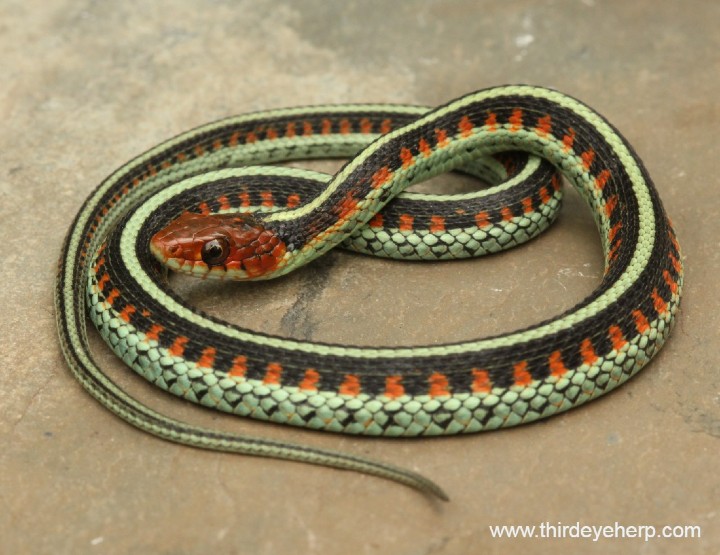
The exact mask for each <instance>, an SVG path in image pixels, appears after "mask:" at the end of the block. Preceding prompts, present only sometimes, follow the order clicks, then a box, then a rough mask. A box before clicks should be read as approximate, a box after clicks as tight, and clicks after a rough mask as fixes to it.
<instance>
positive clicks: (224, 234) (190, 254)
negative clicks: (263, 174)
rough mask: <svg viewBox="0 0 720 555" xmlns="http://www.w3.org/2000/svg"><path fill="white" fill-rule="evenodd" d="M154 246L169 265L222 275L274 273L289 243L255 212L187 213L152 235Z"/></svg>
mask: <svg viewBox="0 0 720 555" xmlns="http://www.w3.org/2000/svg"><path fill="white" fill-rule="evenodd" d="M150 251H151V252H152V254H153V255H154V256H155V258H157V259H158V260H159V261H160V263H161V264H163V265H164V266H166V267H168V268H170V269H172V270H175V271H178V272H182V273H186V274H192V275H195V276H200V277H210V278H217V279H234V280H248V279H257V278H260V277H271V276H270V274H272V273H273V272H274V271H275V270H276V269H277V268H278V266H279V265H280V263H281V262H282V260H283V256H284V255H285V252H286V248H285V243H284V242H283V241H282V240H281V239H280V238H279V237H278V236H277V235H276V234H275V233H274V232H273V231H271V230H268V229H266V228H265V227H264V226H263V225H262V223H261V222H260V221H259V220H258V219H256V218H255V217H253V216H252V215H250V214H210V215H204V214H193V213H190V212H185V213H184V214H182V215H181V216H180V217H178V218H177V219H175V220H173V221H172V222H170V224H168V225H167V226H166V227H165V228H163V229H162V230H160V231H158V232H157V233H156V234H155V235H153V237H152V239H151V240H150Z"/></svg>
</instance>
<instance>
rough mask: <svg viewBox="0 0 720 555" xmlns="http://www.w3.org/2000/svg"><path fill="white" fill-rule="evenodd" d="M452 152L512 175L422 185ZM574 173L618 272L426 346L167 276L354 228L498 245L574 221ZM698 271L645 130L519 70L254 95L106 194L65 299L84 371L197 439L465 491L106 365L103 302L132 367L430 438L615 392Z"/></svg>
mask: <svg viewBox="0 0 720 555" xmlns="http://www.w3.org/2000/svg"><path fill="white" fill-rule="evenodd" d="M510 153H517V154H510ZM338 156H340V157H348V158H349V160H348V161H347V162H346V163H345V165H343V166H342V168H341V169H340V170H339V171H338V172H337V173H335V174H334V175H332V176H329V175H325V174H320V173H318V172H310V171H308V170H301V169H297V168H290V167H284V166H278V165H269V164H274V163H275V162H280V161H287V160H295V159H309V158H328V157H338ZM452 170H460V171H466V172H467V173H470V174H471V175H477V176H480V177H484V178H487V179H489V180H490V181H493V182H494V186H493V187H491V188H489V189H485V190H482V191H480V192H479V193H478V192H476V193H472V194H468V193H466V194H460V195H450V198H449V199H446V200H441V199H440V197H438V196H437V195H423V194H420V193H415V192H409V191H404V190H405V189H406V188H407V187H409V186H411V185H413V184H415V183H419V182H421V181H423V180H426V179H428V178H430V177H433V176H436V175H438V174H441V173H444V172H448V171H452ZM556 172H559V174H560V175H562V177H563V179H564V180H565V181H567V182H569V183H570V184H571V185H572V186H573V187H574V189H575V190H576V191H577V192H578V193H579V194H580V196H581V197H582V199H584V201H585V202H586V204H587V206H588V207H589V208H590V212H591V213H592V215H593V218H594V221H595V223H596V226H597V228H598V230H599V234H600V237H601V242H602V249H603V255H604V273H603V277H602V280H601V282H600V284H599V285H598V286H597V288H596V289H595V290H594V291H593V292H592V293H591V294H590V295H589V296H587V297H586V298H585V299H583V300H581V301H580V302H579V303H578V304H576V305H575V306H573V307H572V308H570V309H568V310H566V311H564V312H562V313H560V314H558V315H556V316H555V317H552V318H549V319H547V320H544V321H542V322H539V323H537V324H534V325H531V326H529V327H526V328H523V329H520V330H516V331H512V332H509V333H503V334H498V335H494V336H490V337H480V338H477V339H473V340H467V341H457V342H449V343H446V344H431V345H418V346H410V347H404V346H400V347H397V346H390V347H382V346H381V347H368V346H358V345H343V344H332V343H319V342H312V341H305V340H299V339H294V338H288V337H279V336H274V335H268V334H263V333H258V332H254V331H252V330H249V329H245V328H241V327H238V326H235V325H232V324H230V323H227V322H224V321H222V320H220V319H218V318H216V317H213V316H212V315H208V314H205V313H203V312H201V311H200V310H198V309H196V308H194V307H192V306H190V305H188V304H187V302H186V301H184V300H183V299H182V298H180V296H179V295H177V294H176V293H175V292H173V291H172V289H171V288H170V287H168V284H167V278H166V274H167V268H170V269H172V270H178V271H180V272H185V273H188V274H192V275H199V276H201V277H209V278H220V279H236V280H237V279H239V280H250V279H256V280H257V279H259V280H262V279H271V278H275V277H278V276H281V275H284V274H286V273H288V272H290V271H292V270H294V269H296V268H298V267H300V266H303V265H305V264H307V263H309V262H311V261H312V260H314V259H316V258H317V257H318V256H321V255H322V254H324V253H326V252H328V251H329V250H330V249H332V248H333V247H336V246H343V247H347V248H351V249H355V250H359V251H361V252H369V253H370V254H376V255H380V256H388V257H393V258H397V257H399V258H409V259H418V258H419V259H427V258H430V259H446V258H463V257H467V256H476V255H478V254H487V253H491V252H496V251H497V250H502V249H503V248H505V247H506V246H514V245H515V244H519V243H523V242H525V241H527V240H528V239H529V238H531V237H533V236H534V235H535V234H536V233H538V232H540V231H542V230H543V229H544V228H546V227H547V226H548V225H549V222H551V221H552V220H553V219H554V217H555V216H554V214H555V213H556V210H557V208H558V207H559V204H560V197H559V195H560V192H559V190H560V186H559V185H560V181H561V179H560V178H558V177H557V174H556ZM281 183H283V185H280V184H281ZM483 202H484V203H485V204H483ZM403 203H406V204H403ZM416 209H417V210H419V211H418V212H412V211H411V210H416ZM411 266H412V265H410V267H409V268H408V270H407V271H408V272H410V271H412V268H411ZM682 284H683V266H682V257H681V253H680V247H679V245H678V241H677V238H676V235H675V232H674V230H673V227H672V224H671V222H670V220H669V218H668V216H667V214H666V212H665V210H664V208H663V205H662V202H661V200H660V197H659V195H658V192H657V189H656V188H655V186H654V185H653V182H652V180H651V178H650V176H649V174H648V172H647V170H646V169H645V167H644V165H643V163H642V161H641V160H640V158H639V156H638V155H637V154H636V152H635V151H634V149H633V148H632V146H631V145H630V144H629V143H628V141H627V140H626V139H625V138H624V137H623V136H622V135H621V134H620V132H619V131H618V130H617V129H615V127H613V126H612V125H611V124H610V123H609V122H608V121H607V120H606V119H605V118H604V117H603V116H601V115H600V114H598V113H597V112H596V111H595V110H593V109H592V108H590V107H589V106H587V105H586V104H584V103H582V102H581V101H579V100H577V99H575V98H573V97H571V96H568V95H565V94H563V93H560V92H558V91H555V90H552V89H547V88H543V87H537V86H530V85H507V86H500V87H493V88H489V89H483V90H479V91H476V92H473V93H470V94H467V95H465V96H462V97H460V98H458V99H456V100H453V101H450V102H448V103H446V104H444V105H442V106H439V107H437V108H427V107H418V106H401V105H386V104H365V105H330V106H309V107H301V108H288V109H279V110H271V111H265V112H256V113H253V114H245V115H240V116H235V117H231V118H226V119H224V120H220V121H217V122H214V123H211V124H207V125H204V126H201V127H198V128H196V129H193V130H191V131H188V132H186V133H184V134H181V135H179V136H177V137H175V138H173V139H170V140H168V141H166V142H164V143H162V144H160V145H159V146H156V147H154V148H152V149H150V150H148V151H147V152H145V153H144V154H141V155H139V156H138V157H136V158H134V159H133V160H131V161H130V162H128V163H126V164H125V165H123V166H121V167H120V168H119V169H117V170H116V171H115V172H114V173H112V174H111V175H110V176H109V177H108V178H106V179H105V180H104V181H103V182H102V183H100V185H98V187H97V188H96V189H95V190H94V191H93V192H92V193H91V194H90V196H89V197H88V198H87V199H86V201H85V202H84V204H83V205H82V207H81V208H80V210H79V212H78V213H77V215H76V216H75V219H74V220H73V222H72V224H71V226H70V229H69V231H68V233H67V236H66V239H65V242H64V246H63V250H62V253H61V257H60V262H59V271H58V278H57V283H56V294H55V304H56V316H57V327H58V332H59V341H60V345H61V349H62V352H63V354H64V357H65V359H66V361H67V364H68V366H69V368H70V370H71V372H72V374H73V375H74V377H75V378H76V379H77V380H78V381H79V382H80V384H81V385H82V386H83V387H84V388H85V389H86V390H87V391H88V392H89V393H90V394H91V395H92V396H93V397H95V398H96V399H97V400H98V401H99V402H100V403H101V404H102V405H103V406H105V407H106V408H107V409H109V410H110V411H112V412H113V413H114V414H116V415H117V416H119V417H121V418H122V419H124V420H125V421H126V422H128V423H130V424H131V425H133V426H135V427H137V428H139V429H141V430H144V431H146V432H149V433H151V434H153V435H155V436H158V437H160V438H163V439H166V440H170V441H173V442H176V443H182V444H186V445H190V446H194V447H200V448H205V449H210V450H217V451H226V452H235V453H241V454H247V455H255V456H265V457H274V458H280V459H286V460H294V461H301V462H306V463H312V464H319V465H325V466H330V467H335V468H339V469H345V470H353V471H358V472H363V473H367V474H370V475H374V476H378V477H382V478H386V479H390V480H394V481H396V482H399V483H401V484H404V485H408V486H411V487H413V488H416V489H417V490H419V491H421V492H423V493H426V494H428V495H430V496H434V497H437V498H439V499H443V500H447V499H448V495H447V493H446V492H445V491H444V490H443V489H442V488H440V486H438V485H437V484H436V483H435V482H433V481H432V480H430V479H428V478H426V477H424V476H423V475H421V474H419V473H416V472H414V471H411V470H408V469H404V468H401V467H397V466H395V465H391V464H387V463H384V462H379V461H373V460H368V459H366V458H364V457H360V456H356V455H352V454H348V453H342V452H337V451H332V450H324V449H319V448H315V447H310V446H304V445H295V444H289V443H285V442H280V441H274V440H271V439H266V438H259V437H247V436H244V435H240V434H233V433H229V432H221V431H217V430H212V429H205V428H201V427H198V426H194V425H192V424H189V423H185V422H180V421H178V420H175V419H173V418H170V417H168V416H165V415H162V414H160V413H158V412H156V411H154V410H153V409H151V408H149V407H147V406H146V405H144V404H143V403H141V402H139V401H138V400H136V399H135V398H133V397H132V396H130V395H129V394H127V393H126V392H125V391H124V390H122V389H121V388H120V387H119V386H118V385H117V384H116V383H115V382H114V381H113V380H112V379H111V378H110V377H108V375H107V374H106V372H105V371H104V370H103V369H102V368H101V367H100V366H99V365H98V364H97V363H96V361H95V358H94V355H93V354H92V352H91V349H90V346H89V338H88V331H87V318H88V316H89V318H90V320H92V322H93V323H94V324H95V326H96V328H97V329H98V330H99V332H100V335H101V336H102V337H103V339H105V341H106V342H107V343H108V345H110V347H111V348H112V350H113V351H114V352H115V353H116V354H117V355H118V356H119V357H120V358H121V359H122V360H123V361H124V362H125V363H126V364H127V365H128V366H130V367H131V368H133V369H134V370H135V371H136V372H138V373H139V374H141V375H142V376H143V377H145V378H146V379H148V380H150V381H151V382H153V383H154V384H156V385H158V386H160V387H162V388H164V389H166V390H167V391H169V392H170V393H173V394H175V395H178V396H181V397H183V398H185V399H188V400H190V401H193V402H196V403H199V404H202V405H205V406H210V407H213V408H216V409H219V410H222V411H225V412H230V413H234V414H238V415H243V416H249V417H252V418H257V419H261V420H266V421H269V422H275V423H281V424H290V425H296V426H302V427H306V428H311V429H318V430H325V431H335V432H340V433H347V434H361V435H370V436H383V437H417V436H424V437H427V436H439V435H449V434H464V433H473V432H480V431H485V430H493V429H498V428H505V427H509V426H515V425H519V424H525V423H529V422H533V421H536V420H538V419H541V418H546V417H549V416H551V415H554V414H558V413H561V412H563V411H566V410H568V409H570V408H573V407H577V406H579V405H582V404H583V403H585V402H587V401H590V400H592V399H595V398H597V397H599V396H600V395H602V394H604V393H606V392H609V391H611V390H613V389H614V388H615V387H617V386H618V385H620V384H622V383H624V382H625V381H627V380H628V379H629V378H630V377H632V376H633V375H635V374H636V373H637V372H638V371H639V370H640V369H641V368H642V367H644V366H645V365H646V364H647V363H648V361H649V360H650V359H651V358H652V357H653V356H654V355H655V354H656V353H657V352H658V350H659V349H660V348H661V347H662V346H663V344H664V343H665V341H666V339H667V338H668V336H669V334H670V331H671V329H672V327H673V323H674V321H675V319H676V314H677V311H678V308H679V304H680V295H681V290H682ZM457 294H461V293H460V292H458V293H457Z"/></svg>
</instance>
